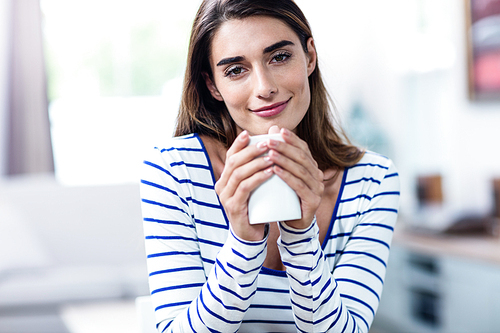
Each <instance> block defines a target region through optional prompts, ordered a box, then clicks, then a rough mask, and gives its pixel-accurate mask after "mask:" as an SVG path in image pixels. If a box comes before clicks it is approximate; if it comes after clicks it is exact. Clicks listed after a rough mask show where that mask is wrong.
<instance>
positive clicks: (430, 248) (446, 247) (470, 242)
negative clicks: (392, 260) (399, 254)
mask: <svg viewBox="0 0 500 333" xmlns="http://www.w3.org/2000/svg"><path fill="white" fill-rule="evenodd" d="M393 244H394V245H398V246H402V247H406V248H409V249H411V250H414V251H419V252H422V253H426V254H433V255H450V256H458V257H462V258H469V259H472V260H481V261H484V262H488V263H494V264H498V265H500V237H498V236H490V235H450V234H444V233H432V232H425V231H420V230H419V231H417V230H414V229H412V228H411V227H408V226H406V225H402V224H401V225H397V226H396V229H395V232H394V238H393Z"/></svg>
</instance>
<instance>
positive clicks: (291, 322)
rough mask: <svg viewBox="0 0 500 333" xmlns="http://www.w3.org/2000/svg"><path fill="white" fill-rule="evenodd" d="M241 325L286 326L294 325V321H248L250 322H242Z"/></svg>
mask: <svg viewBox="0 0 500 333" xmlns="http://www.w3.org/2000/svg"><path fill="white" fill-rule="evenodd" d="M242 323H245V324H286V325H295V322H294V321H288V320H260V319H250V320H243V321H242Z"/></svg>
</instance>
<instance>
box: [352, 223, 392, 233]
mask: <svg viewBox="0 0 500 333" xmlns="http://www.w3.org/2000/svg"><path fill="white" fill-rule="evenodd" d="M359 226H364V227H365V226H366V227H380V228H385V229H389V230H391V231H394V228H393V227H392V226H390V225H386V224H381V223H360V224H358V227H359Z"/></svg>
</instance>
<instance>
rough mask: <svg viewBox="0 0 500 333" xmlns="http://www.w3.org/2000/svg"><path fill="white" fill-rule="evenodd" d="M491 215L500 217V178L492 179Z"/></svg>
mask: <svg viewBox="0 0 500 333" xmlns="http://www.w3.org/2000/svg"><path fill="white" fill-rule="evenodd" d="M493 203H494V205H493V216H496V217H498V218H500V178H495V179H493Z"/></svg>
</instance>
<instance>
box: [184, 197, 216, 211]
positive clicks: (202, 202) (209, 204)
mask: <svg viewBox="0 0 500 333" xmlns="http://www.w3.org/2000/svg"><path fill="white" fill-rule="evenodd" d="M189 199H191V201H192V202H193V203H195V204H197V205H200V206H205V207H210V208H216V209H219V208H220V205H219V204H212V203H208V202H204V201H198V200H196V199H192V198H189Z"/></svg>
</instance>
